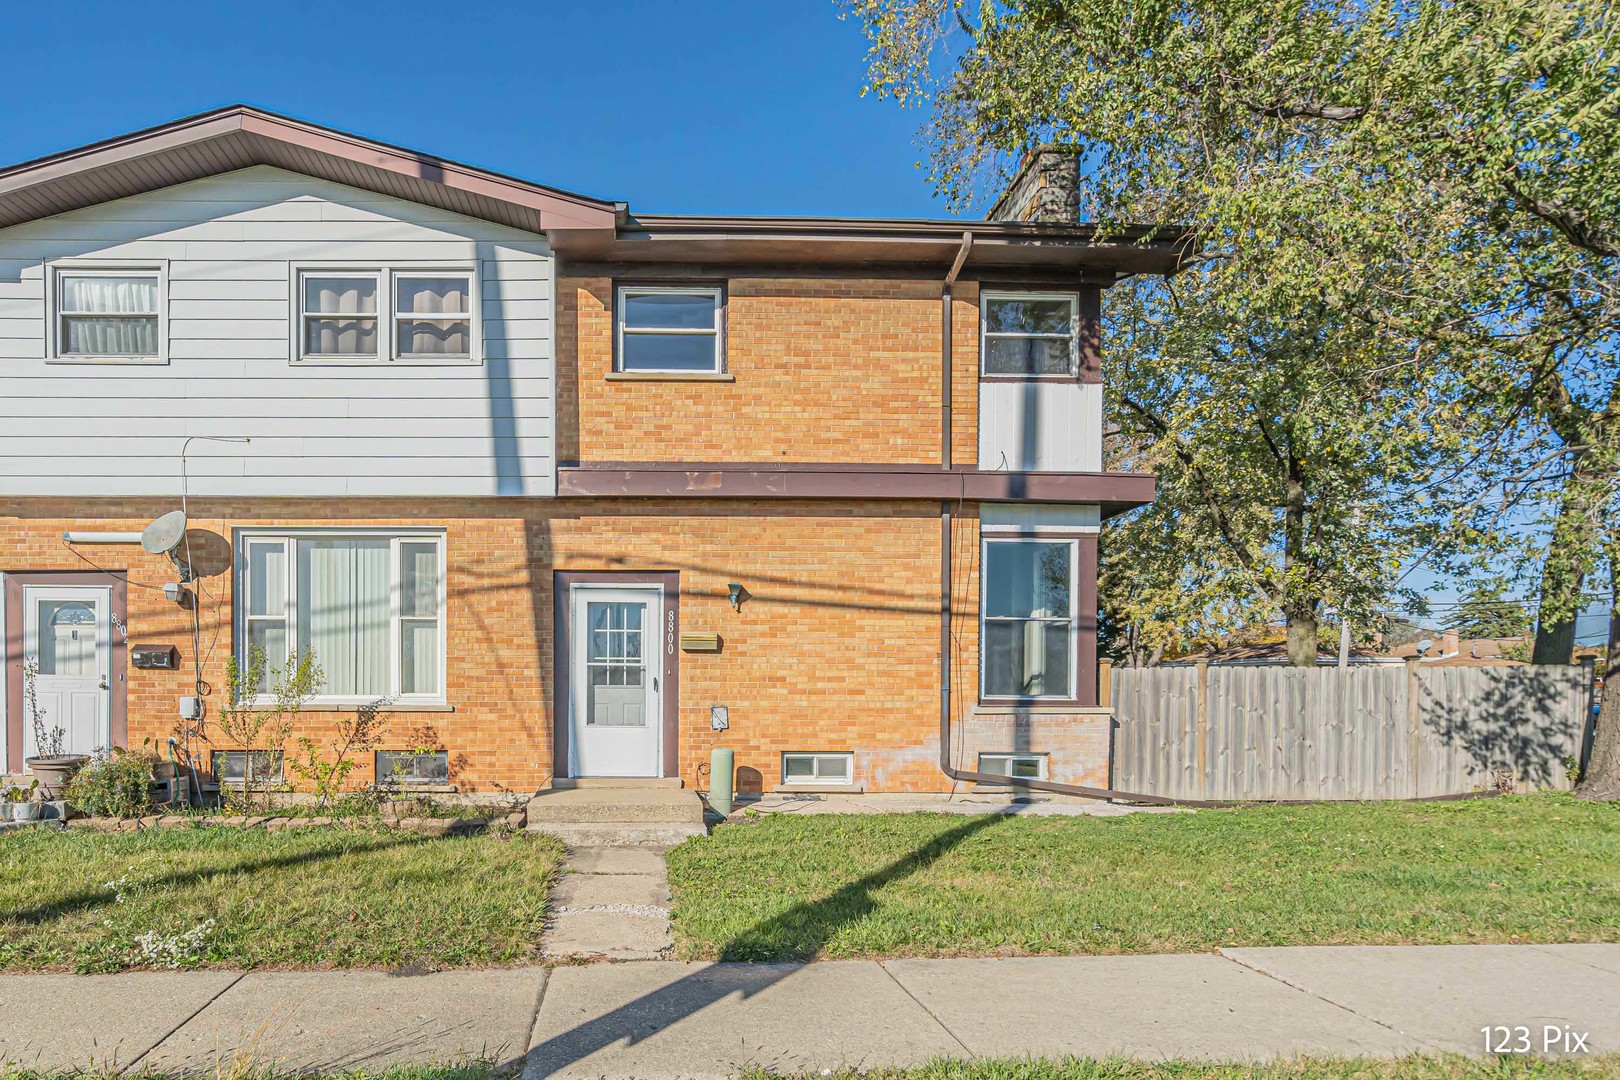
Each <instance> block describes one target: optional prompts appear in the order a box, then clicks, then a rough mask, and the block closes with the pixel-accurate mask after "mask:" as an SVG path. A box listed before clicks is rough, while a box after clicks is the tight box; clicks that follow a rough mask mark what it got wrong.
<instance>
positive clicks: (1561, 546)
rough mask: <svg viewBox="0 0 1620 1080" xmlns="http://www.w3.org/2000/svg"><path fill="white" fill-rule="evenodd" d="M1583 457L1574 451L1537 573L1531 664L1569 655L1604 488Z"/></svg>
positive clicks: (1554, 661) (1565, 660) (1553, 661)
mask: <svg viewBox="0 0 1620 1080" xmlns="http://www.w3.org/2000/svg"><path fill="white" fill-rule="evenodd" d="M1587 459H1588V455H1587V454H1586V453H1584V452H1583V453H1577V454H1576V455H1575V456H1574V459H1573V461H1572V463H1571V471H1570V475H1569V479H1567V480H1565V481H1564V490H1563V494H1562V495H1561V496H1560V498H1559V501H1558V519H1557V520H1556V521H1555V522H1554V523H1553V532H1552V540H1551V542H1550V543H1548V545H1547V560H1546V562H1545V563H1544V564H1543V565H1542V569H1541V599H1540V602H1539V604H1538V605H1537V608H1536V643H1535V647H1534V648H1533V649H1532V650H1531V654H1530V662H1531V663H1532V664H1567V663H1569V662H1570V661H1571V659H1573V657H1574V654H1575V617H1576V616H1577V615H1579V614H1580V611H1581V606H1582V605H1581V586H1582V585H1583V584H1584V583H1585V581H1586V575H1587V572H1588V571H1589V570H1590V569H1591V566H1592V561H1593V555H1594V548H1595V547H1596V546H1597V535H1596V534H1597V508H1598V507H1600V506H1602V505H1603V503H1604V497H1605V495H1606V491H1605V488H1606V485H1605V484H1604V483H1603V482H1602V480H1601V479H1600V478H1598V477H1594V476H1592V475H1591V473H1590V472H1589V470H1588V460H1587Z"/></svg>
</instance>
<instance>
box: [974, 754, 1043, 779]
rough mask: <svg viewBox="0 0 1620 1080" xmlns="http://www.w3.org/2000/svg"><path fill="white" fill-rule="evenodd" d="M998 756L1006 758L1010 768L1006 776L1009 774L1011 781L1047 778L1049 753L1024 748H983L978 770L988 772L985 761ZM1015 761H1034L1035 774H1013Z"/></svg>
mask: <svg viewBox="0 0 1620 1080" xmlns="http://www.w3.org/2000/svg"><path fill="white" fill-rule="evenodd" d="M996 758H1003V759H1005V760H1006V762H1007V768H1008V772H1007V773H1006V776H1007V779H1008V780H1009V781H1014V780H1045V779H1046V758H1047V755H1046V754H1037V753H1032V752H1028V751H1023V750H981V751H979V761H978V766H979V767H978V769H977V770H976V771H978V772H981V773H982V772H986V769H985V767H984V763H985V761H986V760H987V759H988V760H994V759H996ZM1014 761H1033V762H1035V775H1034V776H1033V777H1029V776H1014V775H1013V774H1012V772H1011V769H1012V763H1013V762H1014ZM989 775H992V776H1000V775H1002V774H1001V773H990V774H989Z"/></svg>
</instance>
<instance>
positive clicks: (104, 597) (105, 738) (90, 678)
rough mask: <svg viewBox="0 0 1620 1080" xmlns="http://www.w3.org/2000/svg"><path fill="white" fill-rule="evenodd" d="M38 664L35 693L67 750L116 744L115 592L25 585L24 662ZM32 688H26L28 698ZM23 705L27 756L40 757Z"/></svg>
mask: <svg viewBox="0 0 1620 1080" xmlns="http://www.w3.org/2000/svg"><path fill="white" fill-rule="evenodd" d="M30 660H32V661H35V662H37V663H38V665H39V676H38V678H37V680H36V682H35V688H34V689H35V695H36V698H37V700H38V702H39V712H40V716H41V718H42V720H43V723H44V726H45V728H46V730H47V731H49V730H50V729H52V728H56V727H60V728H61V729H62V732H63V740H62V741H63V750H64V752H66V753H69V754H89V753H92V752H94V751H96V750H100V749H103V748H105V747H108V746H111V745H112V590H111V589H100V588H94V587H90V586H83V585H74V586H65V585H52V586H44V585H39V586H35V585H28V586H24V587H23V662H24V663H25V664H26V663H27V662H28V661H30ZM27 690H28V687H27V684H26V683H25V684H24V686H23V692H24V694H25V695H26V693H27ZM38 752H39V751H38V748H37V747H36V745H35V739H34V723H33V716H32V715H31V714H30V713H29V709H28V701H27V700H26V698H25V700H24V701H23V756H24V757H33V756H34V755H36V754H37V753H38Z"/></svg>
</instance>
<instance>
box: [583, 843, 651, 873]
mask: <svg viewBox="0 0 1620 1080" xmlns="http://www.w3.org/2000/svg"><path fill="white" fill-rule="evenodd" d="M563 866H564V868H565V869H568V870H572V871H574V872H575V873H578V874H655V875H659V876H664V875H666V874H667V870H666V869H665V866H664V853H663V851H661V850H659V849H658V848H652V847H641V848H631V847H578V848H573V849H572V850H570V851H569V852H568V860H567V862H565V863H564V864H563Z"/></svg>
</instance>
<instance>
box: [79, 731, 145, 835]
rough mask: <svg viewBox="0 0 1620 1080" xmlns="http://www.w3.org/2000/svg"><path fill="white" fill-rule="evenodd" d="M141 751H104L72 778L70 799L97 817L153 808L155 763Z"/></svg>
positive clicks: (128, 815) (136, 814)
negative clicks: (153, 768) (153, 767)
mask: <svg viewBox="0 0 1620 1080" xmlns="http://www.w3.org/2000/svg"><path fill="white" fill-rule="evenodd" d="M156 763H157V758H156V757H154V756H153V755H152V754H149V753H145V752H143V751H139V750H124V749H121V748H116V747H115V748H114V749H113V750H112V752H111V753H107V752H101V753H98V754H97V755H96V756H95V758H94V759H93V760H92V761H91V762H90V764H88V765H86V766H85V767H84V768H82V769H80V770H79V771H78V772H77V773H76V774H75V775H74V777H73V779H71V780H69V781H68V785H67V790H66V791H65V792H64V795H65V796H66V798H67V801H68V802H70V803H72V804H73V805H74V806H76V807H78V808H79V809H80V810H83V811H84V812H85V813H86V814H90V815H92V816H94V817H123V818H132V817H140V816H141V815H142V814H145V813H147V812H148V811H149V810H150V809H151V807H152V766H153V765H155V764H156Z"/></svg>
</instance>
